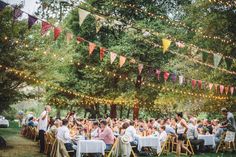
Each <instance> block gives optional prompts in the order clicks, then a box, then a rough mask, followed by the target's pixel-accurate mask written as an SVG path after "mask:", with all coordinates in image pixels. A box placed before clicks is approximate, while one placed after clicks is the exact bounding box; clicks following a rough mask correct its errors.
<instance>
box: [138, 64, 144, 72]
mask: <svg viewBox="0 0 236 157" xmlns="http://www.w3.org/2000/svg"><path fill="white" fill-rule="evenodd" d="M142 71H143V64H138V73H139V75H140V74H141V73H142Z"/></svg>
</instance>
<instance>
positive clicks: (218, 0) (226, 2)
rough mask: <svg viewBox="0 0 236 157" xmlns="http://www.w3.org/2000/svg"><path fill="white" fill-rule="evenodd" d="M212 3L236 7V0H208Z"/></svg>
mask: <svg viewBox="0 0 236 157" xmlns="http://www.w3.org/2000/svg"><path fill="white" fill-rule="evenodd" d="M208 1H209V2H210V3H215V4H220V5H223V6H225V7H230V8H232V7H236V1H235V0H231V1H230V2H229V1H226V0H224V1H222V0H208Z"/></svg>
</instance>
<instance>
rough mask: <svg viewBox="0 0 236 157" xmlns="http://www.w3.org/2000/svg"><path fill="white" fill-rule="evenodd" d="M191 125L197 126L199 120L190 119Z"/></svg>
mask: <svg viewBox="0 0 236 157" xmlns="http://www.w3.org/2000/svg"><path fill="white" fill-rule="evenodd" d="M189 123H192V124H193V125H196V124H197V119H196V118H194V117H192V118H190V120H189Z"/></svg>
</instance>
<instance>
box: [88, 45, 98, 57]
mask: <svg viewBox="0 0 236 157" xmlns="http://www.w3.org/2000/svg"><path fill="white" fill-rule="evenodd" d="M95 47H96V44H94V43H91V42H89V47H88V49H89V55H91V54H92V53H93V51H94V49H95Z"/></svg>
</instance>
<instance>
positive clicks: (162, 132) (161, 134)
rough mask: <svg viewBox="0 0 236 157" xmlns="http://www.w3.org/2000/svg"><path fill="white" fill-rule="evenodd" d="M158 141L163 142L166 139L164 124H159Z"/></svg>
mask: <svg viewBox="0 0 236 157" xmlns="http://www.w3.org/2000/svg"><path fill="white" fill-rule="evenodd" d="M159 130H160V142H161V144H163V143H164V142H165V141H166V140H167V133H166V131H165V130H166V127H165V126H164V125H162V126H160V128H159Z"/></svg>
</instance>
